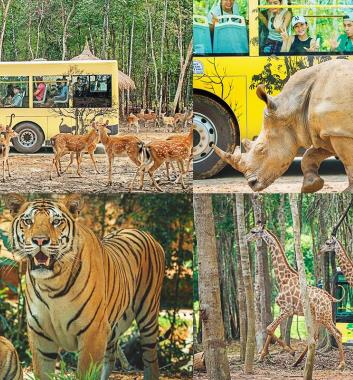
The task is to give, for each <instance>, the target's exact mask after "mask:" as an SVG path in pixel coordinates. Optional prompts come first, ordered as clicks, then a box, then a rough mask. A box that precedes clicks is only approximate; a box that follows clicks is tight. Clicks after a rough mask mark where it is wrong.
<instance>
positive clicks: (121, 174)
mask: <svg viewBox="0 0 353 380" xmlns="http://www.w3.org/2000/svg"><path fill="white" fill-rule="evenodd" d="M134 132H135V130H134V131H131V132H130V133H131V134H133V133H134ZM184 132H185V131H184ZM120 133H121V134H122V135H123V134H127V131H126V128H125V129H124V127H123V128H121V131H120ZM171 135H173V133H165V132H164V129H163V131H155V130H154V129H153V128H148V129H147V128H146V129H143V128H140V133H139V134H138V136H139V138H140V139H141V140H142V141H145V142H149V141H152V140H156V139H165V138H167V137H169V136H171ZM99 151H100V153H96V154H95V158H96V161H97V167H98V170H99V172H100V174H96V172H95V170H94V167H93V164H92V162H91V159H90V157H89V156H88V155H87V154H85V155H84V157H83V162H82V165H81V173H82V177H79V176H78V175H77V173H76V162H74V165H73V166H72V168H71V172H69V173H66V174H63V175H62V176H61V177H58V176H57V174H56V172H55V170H54V171H53V180H50V179H49V173H50V167H51V163H52V158H53V153H52V150H51V149H50V148H43V149H42V150H41V151H40V152H38V153H35V154H26V155H25V154H19V153H15V152H11V153H10V169H11V178H8V177H6V182H5V183H3V182H0V192H8V191H12V192H24V191H25V192H28V193H31V192H41V193H67V192H79V193H80V192H84V193H117V192H127V191H128V188H129V184H130V182H131V181H132V179H133V177H134V175H135V173H136V166H135V165H134V164H133V163H132V161H131V160H130V159H129V158H128V157H116V158H115V160H114V164H113V176H112V179H113V185H112V186H109V187H108V186H107V182H108V163H107V158H106V155H105V153H104V149H103V147H100V148H99ZM68 163H69V155H66V156H65V157H63V159H62V164H63V168H65V167H66V166H67V165H68ZM174 166H175V167H176V165H174ZM191 167H192V165H190V168H191ZM165 173H166V170H165V165H163V166H162V167H161V168H160V169H158V170H157V172H156V174H155V177H156V180H157V182H158V183H159V186H160V187H161V188H162V189H163V190H164V191H165V192H169V193H174V192H178V193H188V192H191V191H192V171H189V173H188V174H187V175H186V176H184V181H185V185H186V189H183V188H182V186H181V184H180V183H178V184H174V182H172V181H171V182H169V181H168V180H167V177H166V175H165ZM1 174H2V173H1ZM171 177H172V179H173V178H174V179H176V173H173V174H172V176H171ZM138 186H139V179H137V180H136V181H135V186H134V189H133V192H156V191H157V190H156V189H155V188H154V187H153V185H152V183H151V181H150V178H149V176H148V175H145V181H144V189H143V190H142V191H141V190H138Z"/></svg>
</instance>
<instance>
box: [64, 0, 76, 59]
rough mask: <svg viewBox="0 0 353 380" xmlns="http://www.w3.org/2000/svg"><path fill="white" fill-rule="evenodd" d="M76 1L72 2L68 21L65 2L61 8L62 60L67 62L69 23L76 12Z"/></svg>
mask: <svg viewBox="0 0 353 380" xmlns="http://www.w3.org/2000/svg"><path fill="white" fill-rule="evenodd" d="M75 1H76V0H73V1H72V7H71V9H70V12H69V14H68V15H67V17H66V20H65V12H64V10H65V7H64V4H63V2H61V6H62V12H63V26H64V27H63V38H62V49H63V54H62V57H61V60H62V61H65V59H66V54H67V29H68V26H69V22H70V19H71V17H72V15H73V13H74V10H75Z"/></svg>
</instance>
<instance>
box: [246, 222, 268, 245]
mask: <svg viewBox="0 0 353 380" xmlns="http://www.w3.org/2000/svg"><path fill="white" fill-rule="evenodd" d="M265 232H266V230H265V229H264V226H263V225H262V224H258V225H257V226H256V227H254V228H252V229H251V230H250V232H249V233H248V234H247V235H246V237H245V238H246V241H247V242H251V241H254V240H260V239H262V238H263V236H264V234H265Z"/></svg>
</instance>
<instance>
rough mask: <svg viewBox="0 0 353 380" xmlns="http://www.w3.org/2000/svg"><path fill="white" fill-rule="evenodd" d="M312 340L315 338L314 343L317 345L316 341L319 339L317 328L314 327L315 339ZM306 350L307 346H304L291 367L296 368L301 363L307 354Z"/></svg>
mask: <svg viewBox="0 0 353 380" xmlns="http://www.w3.org/2000/svg"><path fill="white" fill-rule="evenodd" d="M314 338H315V343H317V340H318V339H319V326H316V327H315V337H314ZM308 349H309V346H308V345H306V347H305V349H304V351H303V352H302V353H301V354H300V355H299V358H298V359H297V360H296V361H295V363H294V364H293V367H296V366H297V365H298V364H299V363H301V362H302V361H303V359H304V357H305V355H306V353H307V352H308Z"/></svg>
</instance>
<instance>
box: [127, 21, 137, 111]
mask: <svg viewBox="0 0 353 380" xmlns="http://www.w3.org/2000/svg"><path fill="white" fill-rule="evenodd" d="M134 30H135V17H132V24H131V33H130V48H129V70H128V75H129V77H131V70H132V50H133V42H134ZM126 92H127V95H126V99H127V100H126V114H127V115H128V114H129V112H130V89H129V88H128V89H127V91H126Z"/></svg>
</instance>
